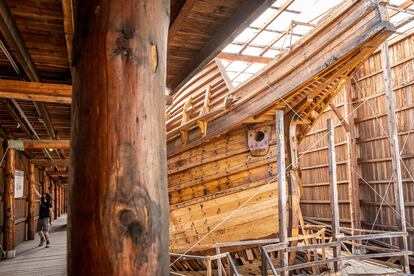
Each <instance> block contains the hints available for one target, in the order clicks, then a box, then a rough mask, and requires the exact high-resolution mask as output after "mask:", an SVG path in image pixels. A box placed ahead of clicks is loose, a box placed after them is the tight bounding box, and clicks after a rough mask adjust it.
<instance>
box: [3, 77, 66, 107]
mask: <svg viewBox="0 0 414 276" xmlns="http://www.w3.org/2000/svg"><path fill="white" fill-rule="evenodd" d="M0 98H7V99H15V100H24V101H36V102H49V103H62V104H71V102H72V86H71V85H66V84H51V83H40V82H28V81H15V80H0Z"/></svg>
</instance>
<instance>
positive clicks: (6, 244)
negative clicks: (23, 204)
mask: <svg viewBox="0 0 414 276" xmlns="http://www.w3.org/2000/svg"><path fill="white" fill-rule="evenodd" d="M15 155H16V150H15V149H8V150H7V153H6V171H5V172H6V180H5V184H4V233H3V250H4V252H5V254H6V256H5V257H6V258H7V259H9V258H14V257H15V256H16V250H15V235H16V228H15V223H14V219H15V215H16V214H15V204H14V202H15V201H14V174H15V172H16V161H15V157H16V156H15Z"/></svg>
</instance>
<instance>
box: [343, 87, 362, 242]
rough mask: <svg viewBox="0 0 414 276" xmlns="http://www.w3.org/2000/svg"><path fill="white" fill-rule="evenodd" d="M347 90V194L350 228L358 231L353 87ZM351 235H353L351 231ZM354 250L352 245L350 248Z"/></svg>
mask: <svg viewBox="0 0 414 276" xmlns="http://www.w3.org/2000/svg"><path fill="white" fill-rule="evenodd" d="M348 88H349V89H350V90H349V91H348V92H347V93H346V95H345V103H344V113H345V118H346V121H347V123H348V126H349V130H348V131H347V132H346V153H347V156H348V168H347V178H348V181H349V184H348V194H349V200H350V216H351V228H356V229H360V228H361V207H360V202H359V176H358V175H357V172H358V160H357V154H358V153H357V140H356V130H357V129H356V125H355V120H354V116H353V112H354V109H353V105H352V95H353V93H354V92H355V91H354V89H353V85H352V84H349V85H348ZM351 234H352V235H354V234H355V232H354V230H352V233H351ZM352 248H353V249H354V245H353V246H352Z"/></svg>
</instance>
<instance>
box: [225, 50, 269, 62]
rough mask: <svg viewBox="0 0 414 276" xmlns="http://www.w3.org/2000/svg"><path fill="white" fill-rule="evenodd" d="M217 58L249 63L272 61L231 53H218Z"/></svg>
mask: <svg viewBox="0 0 414 276" xmlns="http://www.w3.org/2000/svg"><path fill="white" fill-rule="evenodd" d="M217 57H218V58H220V59H224V60H230V61H244V62H250V63H265V64H268V63H270V62H271V61H272V60H273V59H272V58H269V57H259V56H251V55H242V54H233V53H220V54H218V55H217Z"/></svg>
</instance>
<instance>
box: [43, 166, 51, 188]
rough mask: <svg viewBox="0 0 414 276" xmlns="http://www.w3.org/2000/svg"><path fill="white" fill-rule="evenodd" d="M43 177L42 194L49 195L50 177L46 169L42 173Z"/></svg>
mask: <svg viewBox="0 0 414 276" xmlns="http://www.w3.org/2000/svg"><path fill="white" fill-rule="evenodd" d="M42 173H43V176H42V193H43V194H45V193H49V192H50V191H49V176H48V175H47V173H46V169H43V171H42Z"/></svg>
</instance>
